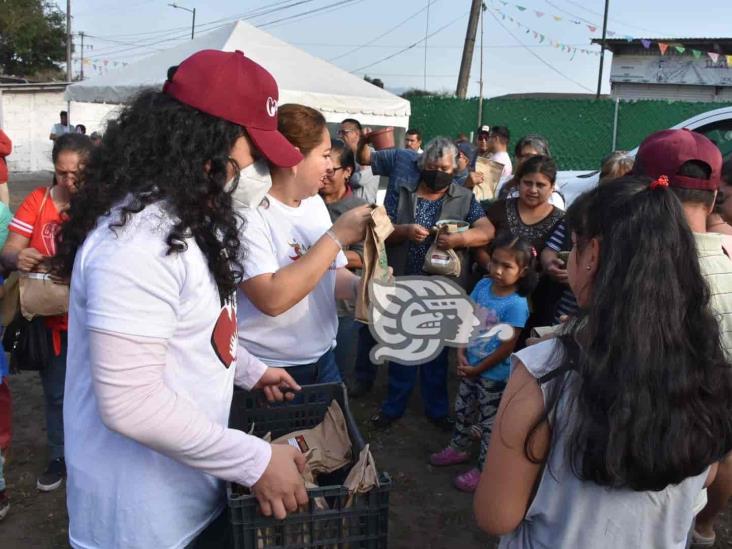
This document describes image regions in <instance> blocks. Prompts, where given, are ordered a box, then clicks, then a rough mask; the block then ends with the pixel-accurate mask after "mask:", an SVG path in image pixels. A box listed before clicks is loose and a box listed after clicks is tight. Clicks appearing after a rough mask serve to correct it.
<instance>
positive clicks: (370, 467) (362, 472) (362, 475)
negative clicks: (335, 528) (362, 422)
mask: <svg viewBox="0 0 732 549" xmlns="http://www.w3.org/2000/svg"><path fill="white" fill-rule="evenodd" d="M343 486H345V487H346V488H348V492H349V496H348V502H347V503H346V507H350V506H351V505H352V504H353V498H354V496H355V495H356V494H365V493H366V492H369V491H371V489H372V488H374V487H378V486H379V474H378V473H377V472H376V463H375V462H374V456H372V455H371V450H370V449H369V445H368V444H367V445H366V446H364V447H363V450H361V453H360V454H359V455H358V461H357V462H356V464H355V465H354V466H353V468H352V469H351V472H350V473H348V476H347V477H346V480H345V481H344V482H343Z"/></svg>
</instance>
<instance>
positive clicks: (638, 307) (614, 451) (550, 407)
mask: <svg viewBox="0 0 732 549" xmlns="http://www.w3.org/2000/svg"><path fill="white" fill-rule="evenodd" d="M650 181H651V180H650V178H644V177H623V178H620V179H617V180H615V181H614V182H613V183H612V184H611V185H600V186H598V187H596V188H595V189H593V190H592V191H589V192H587V193H585V194H583V195H581V196H580V197H579V198H578V199H577V200H575V201H574V203H573V204H572V206H571V207H570V208H569V210H568V211H567V217H566V219H567V223H568V228H569V229H570V230H571V231H572V233H573V235H574V237H575V241H576V243H575V247H576V248H577V249H578V250H579V251H581V250H583V249H584V248H585V246H587V244H588V242H589V241H590V240H592V239H599V240H600V242H601V244H600V255H599V268H598V271H597V274H596V276H595V278H594V281H593V283H592V294H591V297H590V302H589V304H588V305H587V307H586V310H585V311H583V313H582V314H581V316H580V318H579V319H578V320H577V321H576V322H575V323H573V326H572V328H571V329H570V332H569V333H568V334H567V335H564V336H562V337H561V338H560V345H559V347H560V350H561V352H559V353H557V361H558V363H559V364H558V366H559V368H558V369H559V371H562V370H564V371H569V372H570V373H569V374H568V375H567V376H566V377H565V378H564V380H563V381H557V382H556V383H554V387H552V388H550V389H549V394H548V396H547V405H546V412H545V415H544V417H543V418H541V420H540V421H539V422H537V424H535V426H534V428H533V429H532V431H531V432H530V434H529V436H528V437H527V439H526V442H525V445H524V452H525V453H526V456H527V457H528V458H529V459H532V460H536V456H533V455H532V453H531V451H530V448H531V444H530V441H531V439H532V437H533V436H534V435H535V434H536V432H537V429H538V427H539V426H540V425H541V424H542V423H543V422H544V421H545V420H547V419H549V420H550V423H551V425H552V426H553V432H552V437H553V438H555V437H556V436H558V433H560V432H561V433H563V434H564V436H566V439H565V440H567V447H568V451H569V459H570V462H571V467H572V470H573V472H574V474H575V475H576V476H577V477H578V478H580V479H583V480H587V481H592V482H595V483H597V484H599V485H601V486H609V487H612V488H620V487H625V488H630V489H632V490H636V491H648V490H654V491H657V490H663V489H664V488H665V487H666V486H668V485H669V484H678V483H680V482H681V481H682V480H684V479H685V478H688V477H691V476H696V475H699V474H701V473H702V472H704V470H705V469H706V467H707V466H709V465H710V464H712V463H714V462H716V461H718V460H720V459H721V458H722V457H723V456H725V455H726V454H727V453H728V452H729V451H730V449H732V415H731V414H730V409H731V408H732V369H731V367H730V364H729V363H728V361H727V359H726V357H725V354H724V351H723V349H722V345H721V340H720V329H719V325H718V323H717V319H716V318H715V316H714V313H713V311H712V309H711V307H710V290H709V288H708V286H707V284H706V282H705V280H704V278H703V277H702V273H701V269H700V266H699V261H698V258H697V251H696V245H695V242H694V237H693V236H692V233H691V230H690V229H689V226H688V224H687V223H686V219H685V217H684V212H683V209H682V207H681V204H680V202H679V201H678V200H677V198H676V197H675V196H674V194H673V192H672V191H671V189H668V188H664V187H658V188H655V189H652V188H651V187H650V186H649V183H650ZM562 395H564V396H565V397H566V398H567V401H566V402H567V406H566V408H565V407H563V406H561V405H560V400H561V397H562ZM558 409H563V410H564V411H563V412H562V414H563V415H564V417H563V418H558V417H557V410H558Z"/></svg>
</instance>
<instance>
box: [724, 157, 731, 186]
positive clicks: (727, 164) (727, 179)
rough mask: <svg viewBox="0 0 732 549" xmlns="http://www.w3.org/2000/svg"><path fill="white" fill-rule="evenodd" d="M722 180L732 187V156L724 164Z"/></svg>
mask: <svg viewBox="0 0 732 549" xmlns="http://www.w3.org/2000/svg"><path fill="white" fill-rule="evenodd" d="M722 179H723V180H724V182H725V183H727V185H732V156H730V157H729V158H728V159H727V160H725V161H724V164H722Z"/></svg>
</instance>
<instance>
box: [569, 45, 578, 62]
mask: <svg viewBox="0 0 732 549" xmlns="http://www.w3.org/2000/svg"><path fill="white" fill-rule="evenodd" d="M575 55H577V48H574V49H573V50H572V57H570V58H569V60H570V61H571V60H572V59H574V56H575Z"/></svg>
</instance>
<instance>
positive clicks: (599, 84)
mask: <svg viewBox="0 0 732 549" xmlns="http://www.w3.org/2000/svg"><path fill="white" fill-rule="evenodd" d="M609 8H610V0H605V16H604V17H603V19H602V43H601V44H600V73H599V74H598V75H597V94H595V99H600V89H601V88H602V65H603V63H604V62H605V37H606V36H607V12H608V10H609Z"/></svg>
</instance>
